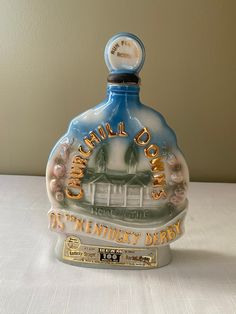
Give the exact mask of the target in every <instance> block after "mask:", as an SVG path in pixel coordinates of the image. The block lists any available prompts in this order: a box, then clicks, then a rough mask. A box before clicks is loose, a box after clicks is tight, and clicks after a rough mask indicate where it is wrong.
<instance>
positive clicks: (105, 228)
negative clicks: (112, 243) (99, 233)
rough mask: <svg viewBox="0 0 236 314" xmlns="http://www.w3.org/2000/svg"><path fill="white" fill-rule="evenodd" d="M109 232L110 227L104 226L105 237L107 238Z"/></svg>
mask: <svg viewBox="0 0 236 314" xmlns="http://www.w3.org/2000/svg"><path fill="white" fill-rule="evenodd" d="M107 232H108V227H107V226H104V230H103V238H105V237H106V235H107Z"/></svg>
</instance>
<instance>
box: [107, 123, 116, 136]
mask: <svg viewBox="0 0 236 314" xmlns="http://www.w3.org/2000/svg"><path fill="white" fill-rule="evenodd" d="M106 129H107V132H108V137H115V136H117V133H116V132H113V130H112V128H111V126H110V124H109V123H106Z"/></svg>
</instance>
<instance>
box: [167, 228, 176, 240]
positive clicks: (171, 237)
mask: <svg viewBox="0 0 236 314" xmlns="http://www.w3.org/2000/svg"><path fill="white" fill-rule="evenodd" d="M167 235H168V238H169V240H170V241H171V240H174V239H175V237H176V233H175V232H174V230H173V228H172V226H170V227H169V228H168V229H167Z"/></svg>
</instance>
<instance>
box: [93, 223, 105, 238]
mask: <svg viewBox="0 0 236 314" xmlns="http://www.w3.org/2000/svg"><path fill="white" fill-rule="evenodd" d="M102 231H103V225H98V224H95V225H94V233H96V234H97V235H98V236H100V235H101V233H102Z"/></svg>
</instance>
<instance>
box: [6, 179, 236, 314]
mask: <svg viewBox="0 0 236 314" xmlns="http://www.w3.org/2000/svg"><path fill="white" fill-rule="evenodd" d="M189 200H190V208H189V212H188V215H187V219H186V233H185V235H184V236H183V237H182V238H181V239H179V240H178V241H176V242H175V243H173V244H172V249H173V261H172V263H171V264H170V265H168V266H166V267H163V268H160V269H155V270H143V271H140V270H104V269H91V268H82V267H81V268H80V267H75V266H70V265H68V264H64V263H61V262H59V261H57V259H56V258H55V256H54V252H53V250H54V245H55V241H56V237H57V235H56V234H55V233H52V232H50V231H49V230H48V218H47V211H48V209H49V202H48V199H47V195H46V190H45V178H43V177H24V176H0V313H1V314H28V313H30V314H49V313H50V314H52V313H53V314H78V313H79V314H80V313H88V314H93V313H96V314H97V313H98V314H100V313H105V314H106V313H109V314H111V313H112V314H118V313H119V314H120V313H135V314H143V313H145V314H149V313H158V314H162V313H174V314H178V313H180V314H184V313H200V314H203V313H207V314H209V313H214V314H216V313H220V314H222V313H224V314H228V313H236V184H223V183H222V184H219V183H218V184H217V183H191V185H190V191H189Z"/></svg>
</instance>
